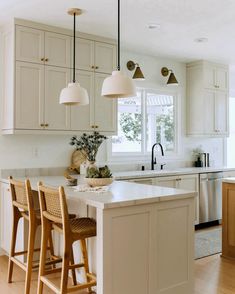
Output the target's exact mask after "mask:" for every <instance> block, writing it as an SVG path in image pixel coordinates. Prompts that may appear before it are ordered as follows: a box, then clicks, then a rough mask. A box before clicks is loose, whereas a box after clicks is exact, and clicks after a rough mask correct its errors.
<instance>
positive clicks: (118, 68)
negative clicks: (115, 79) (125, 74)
mask: <svg viewBox="0 0 235 294" xmlns="http://www.w3.org/2000/svg"><path fill="white" fill-rule="evenodd" d="M117 57H118V60H117V63H118V64H117V70H120V69H121V67H120V0H118V56H117Z"/></svg>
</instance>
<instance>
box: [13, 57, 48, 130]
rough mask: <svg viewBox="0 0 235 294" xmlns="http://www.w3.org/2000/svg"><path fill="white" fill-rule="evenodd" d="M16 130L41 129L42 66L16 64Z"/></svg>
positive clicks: (42, 102) (24, 63) (42, 101)
mask: <svg viewBox="0 0 235 294" xmlns="http://www.w3.org/2000/svg"><path fill="white" fill-rule="evenodd" d="M15 92H16V94H15V95H16V99H15V103H16V107H15V126H14V127H15V128H16V129H41V126H40V124H42V123H43V120H44V117H43V115H44V114H43V109H44V66H43V65H40V64H33V63H27V62H19V61H17V62H16V91H15Z"/></svg>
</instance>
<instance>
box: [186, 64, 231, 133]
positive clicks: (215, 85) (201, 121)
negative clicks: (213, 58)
mask: <svg viewBox="0 0 235 294" xmlns="http://www.w3.org/2000/svg"><path fill="white" fill-rule="evenodd" d="M228 78H229V71H228V67H227V66H225V65H218V64H213V63H209V62H204V61H201V62H193V63H190V64H188V65H187V135H188V136H205V137H225V136H228V134H229V131H228V130H229V120H228V104H229V100H228V97H229V91H228V89H229V87H228Z"/></svg>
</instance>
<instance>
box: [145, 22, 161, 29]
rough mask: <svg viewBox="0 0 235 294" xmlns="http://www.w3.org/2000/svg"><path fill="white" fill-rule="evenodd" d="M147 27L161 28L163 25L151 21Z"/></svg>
mask: <svg viewBox="0 0 235 294" xmlns="http://www.w3.org/2000/svg"><path fill="white" fill-rule="evenodd" d="M147 27H148V28H149V29H150V30H154V29H159V28H160V27H161V25H160V24H159V23H149V24H148V25H147Z"/></svg>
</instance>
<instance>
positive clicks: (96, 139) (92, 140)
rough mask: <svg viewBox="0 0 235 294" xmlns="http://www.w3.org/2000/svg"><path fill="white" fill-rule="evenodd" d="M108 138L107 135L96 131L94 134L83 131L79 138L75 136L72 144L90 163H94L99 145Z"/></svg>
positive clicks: (71, 141)
mask: <svg viewBox="0 0 235 294" xmlns="http://www.w3.org/2000/svg"><path fill="white" fill-rule="evenodd" d="M106 139H108V138H107V137H106V136H104V135H101V134H100V133H99V132H97V131H94V132H93V134H86V133H83V134H82V136H81V137H79V138H77V136H73V137H72V138H71V140H70V145H72V146H75V148H76V150H79V151H80V152H81V153H82V154H83V156H84V158H86V160H87V161H88V162H89V163H92V164H94V163H95V161H96V155H97V152H98V150H99V147H100V145H101V144H102V143H103V142H104V141H105V140H106Z"/></svg>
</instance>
